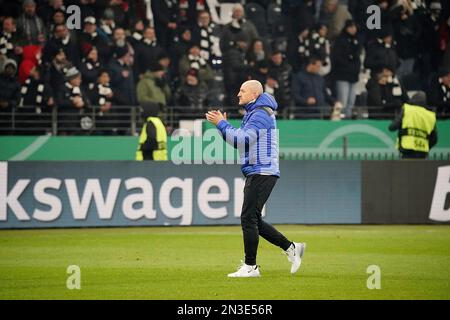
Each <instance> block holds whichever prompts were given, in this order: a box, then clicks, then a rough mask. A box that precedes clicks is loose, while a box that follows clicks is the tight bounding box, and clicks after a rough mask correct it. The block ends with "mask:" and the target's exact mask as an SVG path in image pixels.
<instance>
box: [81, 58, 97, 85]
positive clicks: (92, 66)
mask: <svg viewBox="0 0 450 320" xmlns="http://www.w3.org/2000/svg"><path fill="white" fill-rule="evenodd" d="M81 62H82V63H83V64H84V65H85V66H86V69H88V70H89V71H90V70H93V69H99V68H100V62H98V61H97V62H93V61H91V60H90V59H86V58H83V59H82V60H81ZM94 87H95V82H90V83H88V88H89V90H93V89H94Z"/></svg>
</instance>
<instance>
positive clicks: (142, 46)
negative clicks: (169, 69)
mask: <svg viewBox="0 0 450 320" xmlns="http://www.w3.org/2000/svg"><path fill="white" fill-rule="evenodd" d="M135 49H136V59H135V60H136V63H135V70H136V73H137V75H138V78H140V77H141V76H142V75H143V74H144V73H145V72H147V70H148V69H149V68H150V67H151V66H152V65H153V64H154V63H155V61H156V60H157V57H158V56H159V55H160V54H161V53H163V52H165V50H164V48H163V47H162V46H160V45H159V39H158V40H157V37H156V33H155V29H154V28H152V27H146V28H145V30H144V37H143V38H142V41H141V42H140V43H139V44H138V45H137V46H136V48H135Z"/></svg>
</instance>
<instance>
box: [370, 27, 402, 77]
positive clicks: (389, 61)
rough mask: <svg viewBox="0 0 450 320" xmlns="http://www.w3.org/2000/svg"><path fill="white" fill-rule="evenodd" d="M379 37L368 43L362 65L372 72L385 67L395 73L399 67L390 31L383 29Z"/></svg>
mask: <svg viewBox="0 0 450 320" xmlns="http://www.w3.org/2000/svg"><path fill="white" fill-rule="evenodd" d="M379 35H380V37H379V38H376V39H375V40H373V41H372V42H371V43H369V45H368V48H367V55H366V60H365V62H364V65H365V67H366V68H368V69H370V70H372V71H373V70H375V71H376V70H380V69H382V68H383V67H387V68H389V69H390V70H393V71H394V72H395V71H396V70H397V68H398V66H399V65H400V61H399V58H398V55H397V52H396V47H395V43H394V39H393V37H392V30H389V29H388V28H383V29H382V30H381V31H380V33H379Z"/></svg>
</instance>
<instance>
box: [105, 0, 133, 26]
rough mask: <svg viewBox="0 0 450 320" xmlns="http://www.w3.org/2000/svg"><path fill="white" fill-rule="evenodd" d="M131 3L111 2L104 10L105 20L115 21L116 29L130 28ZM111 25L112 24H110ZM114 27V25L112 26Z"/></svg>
mask: <svg viewBox="0 0 450 320" xmlns="http://www.w3.org/2000/svg"><path fill="white" fill-rule="evenodd" d="M129 3H130V1H124V0H110V1H109V5H108V7H107V8H106V9H104V10H103V13H104V14H105V13H106V15H104V18H105V19H106V20H108V19H109V20H114V24H113V25H114V27H120V28H128V25H129V21H128V20H129V19H128V17H129V15H130V12H129V9H130V4H129ZM109 23H110V24H111V22H109ZM111 25H112V24H111Z"/></svg>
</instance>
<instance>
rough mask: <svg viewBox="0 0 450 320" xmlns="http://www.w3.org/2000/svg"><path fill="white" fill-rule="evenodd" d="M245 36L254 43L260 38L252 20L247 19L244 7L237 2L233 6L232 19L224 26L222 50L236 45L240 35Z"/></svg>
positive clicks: (221, 39)
mask: <svg viewBox="0 0 450 320" xmlns="http://www.w3.org/2000/svg"><path fill="white" fill-rule="evenodd" d="M240 36H241V38H242V37H245V38H246V39H247V40H246V41H247V42H248V43H252V42H253V40H254V39H256V38H258V31H257V29H256V27H255V26H254V25H253V23H252V22H250V21H247V20H246V19H245V12H244V7H243V6H242V5H241V4H240V3H236V4H235V5H234V7H233V14H232V21H231V22H230V23H228V24H227V25H226V26H224V28H223V31H222V36H221V38H220V48H221V50H222V52H226V51H227V50H228V49H230V48H233V47H236V42H237V41H238V40H237V39H238V37H240Z"/></svg>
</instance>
